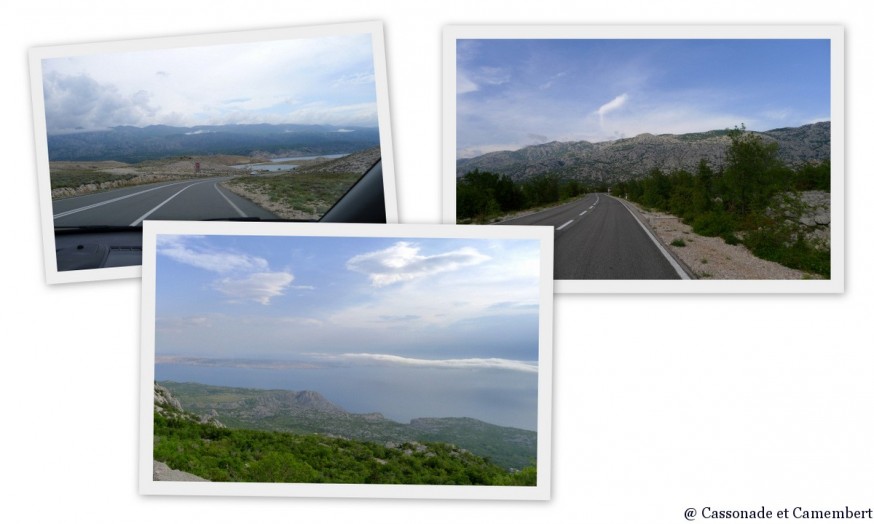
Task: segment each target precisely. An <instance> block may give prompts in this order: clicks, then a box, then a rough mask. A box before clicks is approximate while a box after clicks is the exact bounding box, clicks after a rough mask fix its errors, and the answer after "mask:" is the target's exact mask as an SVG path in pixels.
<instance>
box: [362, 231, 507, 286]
mask: <svg viewBox="0 0 874 524" xmlns="http://www.w3.org/2000/svg"><path fill="white" fill-rule="evenodd" d="M420 251H421V248H420V247H418V246H415V245H413V244H411V243H409V242H398V243H396V244H395V245H393V246H391V247H389V248H387V249H383V250H380V251H373V252H370V253H364V254H361V255H356V256H354V257H352V258H350V259H349V261H348V262H347V263H346V267H347V268H348V269H350V270H352V271H357V272H359V273H364V274H365V275H367V276H368V278H369V279H370V282H371V284H372V285H373V286H375V287H382V286H387V285H390V284H394V283H396V282H403V281H408V280H415V279H418V278H423V277H426V276H429V275H434V274H437V273H443V272H446V271H454V270H456V269H460V268H462V267H465V266H473V265H476V264H480V263H482V262H485V261H486V260H489V259H490V257H489V256H488V255H484V254H482V253H480V252H479V251H477V250H476V249H473V248H461V249H458V250H455V251H449V252H447V253H439V254H436V255H422V254H420Z"/></svg>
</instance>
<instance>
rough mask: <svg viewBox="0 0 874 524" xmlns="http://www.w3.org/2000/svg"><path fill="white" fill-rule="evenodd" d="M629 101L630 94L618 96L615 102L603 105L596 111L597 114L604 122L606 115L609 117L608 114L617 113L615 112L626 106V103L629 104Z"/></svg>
mask: <svg viewBox="0 0 874 524" xmlns="http://www.w3.org/2000/svg"><path fill="white" fill-rule="evenodd" d="M627 101H628V94H626V93H622V94H621V95H619V96H617V97H616V98H614V99H613V100H611V101H609V102H607V103H606V104H604V105H602V106H601V107H599V108H598V110H597V111H595V113H597V114H598V117H599V118H601V120H602V121H603V119H604V116H605V115H607V114H608V113H610V112H612V111H615V110H617V109H619V108H620V107H622V106H624V105H625V102H627Z"/></svg>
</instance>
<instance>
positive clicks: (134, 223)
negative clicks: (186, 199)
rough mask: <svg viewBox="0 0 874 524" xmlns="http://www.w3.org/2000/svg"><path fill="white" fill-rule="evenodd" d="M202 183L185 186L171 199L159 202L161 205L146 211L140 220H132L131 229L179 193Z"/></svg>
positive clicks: (172, 197) (171, 198)
mask: <svg viewBox="0 0 874 524" xmlns="http://www.w3.org/2000/svg"><path fill="white" fill-rule="evenodd" d="M202 183H203V182H195V183H193V184H190V185H187V186H185V187H183V188H182V189H180V190H179V191H177V192H175V193H173V196H171V197H170V198H168V199H167V200H165V201H163V202H161V203H160V204H158V205H157V206H155V207H153V208H152V209H151V210H150V211H147V212H146V214H145V215H143V216H141V217H140V218H138V219H136V220H134V221H133V222H131V227H133V226H138V225H140V222H142V221H143V220H145V219H146V218H148V216H149V215H151V214H152V213H154V212H155V211H157V210H159V209H161V206H163V205H164V204H166V203H167V202H169V201H171V200H173V199H174V198H176V195H178V194H179V193H181V192H183V191H185V190H186V189H188V188H189V187H191V186H196V185H197V184H202Z"/></svg>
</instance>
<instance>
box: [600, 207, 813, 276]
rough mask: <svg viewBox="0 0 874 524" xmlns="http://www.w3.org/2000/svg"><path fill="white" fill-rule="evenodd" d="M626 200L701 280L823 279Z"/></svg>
mask: <svg viewBox="0 0 874 524" xmlns="http://www.w3.org/2000/svg"><path fill="white" fill-rule="evenodd" d="M614 198H615V197H614ZM619 200H622V199H619ZM622 201H623V202H625V203H626V204H628V205H630V206H633V207H634V208H635V209H636V210H637V211H638V213H639V215H640V217H641V218H643V219H644V220H645V221H646V223H647V224H648V225H649V227H650V229H651V230H652V231H653V233H655V235H656V236H657V237H659V239H660V240H661V241H662V243H663V244H664V245H665V246H666V247H667V248H668V250H670V252H671V253H672V254H673V255H674V256H675V257H677V258H678V259H680V260H681V261H682V262H683V263H684V264H685V265H686V266H687V267H688V268H689V269H690V270H691V271H692V272H693V273H694V274H695V276H696V277H697V278H699V279H705V280H801V279H819V278H822V277H820V276H819V275H815V274H811V273H806V272H804V271H799V270H796V269H791V268H788V267H785V266H781V265H780V264H778V263H776V262H771V261H769V260H763V259H761V258H758V257H756V256H755V255H753V254H752V253H751V252H750V250H749V249H747V248H746V247H744V246H742V245H734V246H732V245H729V244H726V243H725V241H724V240H723V239H722V238H720V237H705V236H701V235H698V234H696V233H694V232H692V226H690V225H687V224H684V223H683V222H682V221H681V220H680V219H679V218H677V217H675V216H673V215H669V214H667V213H661V212H658V211H648V210H645V209H643V208H641V206H639V205H637V204H635V203H633V202H629V201H627V200H622ZM672 243H673V244H672ZM676 244H684V245H676Z"/></svg>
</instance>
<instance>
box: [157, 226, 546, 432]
mask: <svg viewBox="0 0 874 524" xmlns="http://www.w3.org/2000/svg"><path fill="white" fill-rule="evenodd" d="M157 246H158V247H157V261H156V263H157V265H156V362H157V363H158V368H159V369H160V368H161V365H172V366H174V369H175V371H174V373H175V374H172V375H164V376H161V373H158V375H159V376H158V377H157V378H158V379H159V380H161V379H165V378H174V379H180V378H183V379H186V380H192V381H201V380H202V381H207V379H204V378H203V377H209V376H210V373H215V371H214V370H215V368H226V369H228V368H240V369H245V370H246V371H245V373H244V372H241V373H238V374H237V376H238V377H242V376H243V375H244V374H251V373H253V371H252V369H253V368H252V363H251V362H241V361H243V360H257V361H259V362H258V363H256V364H255V368H256V369H262V370H263V372H262V373H260V376H262V379H260V380H261V382H260V383H263V384H265V385H267V384H272V385H270V386H268V387H285V388H286V389H294V390H299V389H315V390H316V391H319V392H320V393H322V394H324V395H325V396H326V397H328V398H329V400H332V401H334V402H336V403H338V404H340V405H341V406H343V407H345V408H347V409H349V410H351V411H361V412H364V411H380V412H382V413H384V414H385V415H386V416H389V417H390V418H395V419H396V420H398V419H400V420H401V421H406V420H405V419H409V418H414V417H423V416H473V417H476V418H480V419H482V420H486V421H491V422H493V423H503V424H505V425H513V426H516V427H526V428H529V429H534V428H535V427H536V391H537V371H538V336H539V333H538V321H539V320H538V319H539V289H540V287H539V286H540V284H539V283H540V280H539V271H540V253H539V242H537V241H534V240H521V239H501V240H491V239H436V238H408V239H403V238H363V237H356V238H342V237H264V236H214V235H210V236H169V235H159V236H158V243H157ZM180 369H181V370H182V371H181V372H182V373H183V374H184V373H185V372H186V370H187V373H188V374H187V375H185V376H179V373H180ZM211 369H212V371H211ZM256 374H257V373H256ZM229 376H230V375H229V374H228V373H226V372H225V373H223V374H222V377H221V379H220V382H222V384H220V385H238V386H247V387H249V386H253V385H256V384H259V381H258V380H255V379H252V378H251V376H250V378H248V379H240V380H241V381H242V382H240V383H233V380H234V379H233V378H228V377H229ZM265 377H266V378H265ZM269 377H272V378H269ZM290 377H293V378H294V380H291V379H290ZM412 377H416V378H415V380H411V378H412ZM253 380H254V382H253ZM377 383H378V384H382V385H383V386H382V387H380V388H379V391H375V390H373V387H372V384H377ZM356 385H357V386H356ZM425 385H427V387H426V386H425ZM462 391H469V392H471V393H470V394H469V395H467V396H465V395H462V394H461V393H460V392H462ZM474 391H475V392H476V393H475V394H474V393H472V392H474ZM368 396H370V398H368ZM474 397H475V398H476V399H480V400H475V398H474ZM437 399H439V401H438V400H437ZM450 399H454V400H451V401H450ZM496 405H500V406H503V407H502V408H501V409H500V410H499V409H497V407H496Z"/></svg>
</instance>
